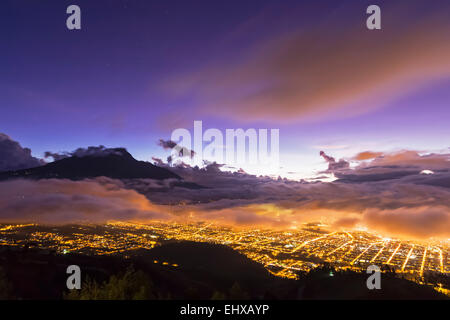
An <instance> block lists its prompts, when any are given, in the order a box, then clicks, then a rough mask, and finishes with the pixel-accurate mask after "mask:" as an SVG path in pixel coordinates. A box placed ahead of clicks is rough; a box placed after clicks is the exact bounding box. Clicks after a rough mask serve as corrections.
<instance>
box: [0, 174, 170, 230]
mask: <svg viewBox="0 0 450 320" xmlns="http://www.w3.org/2000/svg"><path fill="white" fill-rule="evenodd" d="M168 217H169V216H168V214H166V213H165V212H164V209H162V208H160V207H159V206H157V205H153V204H151V203H150V202H149V201H148V200H147V199H146V198H145V197H144V196H143V195H141V194H139V193H137V192H135V191H133V190H127V189H124V188H121V187H120V183H119V185H118V182H114V181H113V180H110V179H105V178H104V179H96V180H84V181H69V180H58V179H49V180H38V181H34V180H12V181H6V182H0V221H2V222H11V221H14V222H37V223H50V224H52V223H58V224H59V223H82V222H90V223H104V222H106V221H109V220H124V221H146V220H147V221H148V220H152V219H167V218H168Z"/></svg>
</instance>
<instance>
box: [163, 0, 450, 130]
mask: <svg viewBox="0 0 450 320" xmlns="http://www.w3.org/2000/svg"><path fill="white" fill-rule="evenodd" d="M423 4H424V2H420V1H419V2H414V3H408V13H406V11H405V9H404V5H401V6H399V5H397V4H387V5H386V6H384V7H383V8H384V10H383V24H384V25H385V26H386V28H388V31H387V32H386V31H384V30H382V31H380V32H378V31H377V32H373V31H368V30H367V28H366V26H365V23H364V15H363V13H364V12H365V9H366V7H364V4H361V3H351V4H348V5H344V6H343V7H342V8H339V10H338V9H336V10H333V11H330V12H328V13H327V12H326V11H323V7H322V6H320V7H319V6H317V7H316V6H311V5H308V7H307V8H303V7H302V6H300V7H298V8H293V9H292V11H293V12H296V13H298V14H297V15H295V14H292V15H289V16H287V17H281V16H277V17H276V18H277V19H278V21H279V20H280V19H282V20H283V21H285V23H286V25H288V24H289V25H290V26H291V29H290V31H285V30H283V32H280V33H276V32H271V33H268V35H267V37H264V38H259V39H258V40H257V41H256V43H252V45H249V46H246V47H245V49H243V50H239V51H237V53H236V54H235V55H234V59H229V57H228V56H226V57H227V58H226V59H224V60H221V59H216V60H214V63H212V64H211V65H206V66H205V67H204V68H203V69H200V70H198V71H195V72H192V73H188V74H185V75H184V76H183V75H180V74H177V77H176V79H170V80H169V81H167V83H166V88H165V89H166V90H167V92H168V93H170V95H171V96H173V95H176V96H178V97H180V98H181V97H189V98H192V97H193V98H194V99H195V103H196V105H198V106H199V108H198V110H197V111H198V112H201V113H203V114H205V113H207V114H211V115H214V116H227V117H229V118H233V119H236V120H241V121H245V120H246V119H251V120H252V121H258V120H263V121H264V120H267V119H270V120H271V121H275V120H278V121H283V122H287V121H304V120H308V119H322V118H323V117H329V118H331V117H334V118H335V117H348V116H352V115H358V114H361V113H367V112H370V111H372V110H374V109H376V108H380V107H383V106H385V105H386V103H388V102H390V101H392V100H394V99H396V98H398V97H399V96H402V95H404V94H407V93H409V92H411V91H412V90H415V89H417V88H420V87H421V86H424V85H426V84H427V83H429V82H431V81H435V80H438V79H441V78H444V77H448V76H449V75H450V60H449V59H448V56H450V37H449V34H448V33H445V32H442V30H448V29H449V27H450V22H449V20H448V17H447V16H446V15H445V14H444V12H448V10H450V8H449V4H445V5H444V4H442V3H439V5H438V4H436V5H435V6H434V5H432V6H431V7H428V4H427V10H423V9H421V8H422V5H423ZM442 6H444V7H442ZM312 10H318V11H320V16H321V17H322V18H321V19H318V20H316V21H314V22H312V21H310V20H308V19H306V20H308V23H309V24H310V25H308V26H306V27H305V25H304V24H300V25H299V24H298V23H296V22H298V19H299V16H302V14H303V15H304V14H305V13H306V12H312ZM410 12H411V15H414V17H410V16H408V15H409V13H410ZM413 12H414V13H413ZM274 14H275V13H274ZM268 16H269V17H270V18H274V17H272V16H271V13H269V12H266V14H265V15H261V17H262V18H261V20H258V21H256V22H255V21H254V25H255V29H256V28H257V27H258V24H259V23H260V24H263V23H267V21H268ZM269 20H270V19H269ZM193 111H195V110H193Z"/></svg>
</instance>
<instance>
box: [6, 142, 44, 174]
mask: <svg viewBox="0 0 450 320" xmlns="http://www.w3.org/2000/svg"><path fill="white" fill-rule="evenodd" d="M44 164H45V162H44V161H43V160H42V159H38V158H35V157H33V156H32V155H31V150H30V149H28V148H22V146H21V145H20V144H19V143H18V142H17V141H14V140H12V139H11V138H10V137H9V136H7V135H6V134H4V133H0V172H2V171H14V170H20V169H28V168H33V167H38V166H41V165H44Z"/></svg>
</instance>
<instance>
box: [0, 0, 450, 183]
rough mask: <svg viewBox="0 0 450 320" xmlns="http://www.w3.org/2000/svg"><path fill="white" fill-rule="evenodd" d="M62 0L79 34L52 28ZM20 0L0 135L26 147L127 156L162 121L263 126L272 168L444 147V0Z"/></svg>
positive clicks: (153, 148) (169, 125) (447, 129)
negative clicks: (78, 15) (276, 152)
mask: <svg viewBox="0 0 450 320" xmlns="http://www.w3.org/2000/svg"><path fill="white" fill-rule="evenodd" d="M70 4H78V5H79V6H80V7H81V10H82V30H80V31H69V30H67V29H66V27H65V19H66V17H67V15H66V14H65V10H66V8H67V6H68V5H70ZM369 4H372V1H343V2H339V3H338V2H337V1H283V2H281V3H280V2H279V1H261V0H255V1H251V0H246V1H234V0H233V1H206V0H204V1H143V0H139V1H138V0H136V1H125V0H118V1H114V2H112V1H84V0H77V1H63V0H58V1H44V0H41V1H23V0H11V1H10V0H6V1H3V2H2V10H1V11H0V37H1V39H3V46H2V50H1V52H0V57H1V59H0V70H1V77H0V106H1V109H0V110H1V117H0V132H3V133H5V134H7V135H9V136H11V138H13V139H14V140H17V141H19V142H20V143H21V144H22V145H23V146H26V147H29V148H31V149H32V151H33V154H34V155H35V156H37V157H42V156H43V153H44V152H45V151H54V152H58V151H71V150H74V149H76V148H78V147H86V146H89V145H105V146H109V147H119V146H123V147H126V148H128V150H129V151H130V152H131V153H132V154H133V155H135V156H136V157H137V158H139V159H145V160H150V159H151V156H156V157H161V158H165V157H166V156H167V155H168V154H167V152H166V151H164V150H162V149H161V148H160V147H158V146H157V144H156V142H157V141H158V139H160V138H164V139H168V138H170V133H171V131H172V130H173V129H176V128H178V127H186V128H187V129H192V126H193V120H202V121H203V125H204V127H205V128H219V129H225V128H239V127H243V128H279V129H280V147H281V150H280V151H281V154H280V161H281V165H282V166H283V169H282V171H283V173H284V174H286V172H297V174H296V175H295V176H296V177H297V176H298V177H300V176H307V175H311V174H313V173H314V171H319V170H323V169H325V168H326V167H327V164H326V163H325V162H324V161H323V159H322V158H320V157H319V156H318V153H319V151H320V150H322V149H324V150H325V151H326V152H327V153H330V154H332V155H333V156H335V157H336V158H341V157H351V156H353V155H354V154H356V153H358V152H361V151H366V150H371V151H393V150H399V149H412V150H418V151H421V152H427V151H433V152H439V151H444V150H446V151H447V152H448V148H449V147H450V145H449V142H448V137H449V135H450V126H449V125H448V119H449V118H450V111H449V110H450V109H449V101H450V92H449V90H448V88H449V87H450V59H449V57H450V41H449V40H450V36H449V33H448V30H450V28H449V27H450V20H449V19H448V13H449V12H450V3H449V2H448V1H433V2H432V3H430V2H429V1H408V2H406V1H377V4H378V5H379V6H380V7H381V10H382V30H376V31H369V30H367V29H366V26H365V20H366V17H367V15H366V14H365V10H366V8H367V6H368V5H369Z"/></svg>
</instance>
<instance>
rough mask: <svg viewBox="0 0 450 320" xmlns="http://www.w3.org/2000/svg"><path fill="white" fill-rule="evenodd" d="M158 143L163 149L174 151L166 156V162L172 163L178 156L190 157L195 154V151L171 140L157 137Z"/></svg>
mask: <svg viewBox="0 0 450 320" xmlns="http://www.w3.org/2000/svg"><path fill="white" fill-rule="evenodd" d="M158 145H159V146H161V147H162V148H163V149H164V150H173V151H175V152H174V153H172V154H171V155H170V156H169V157H167V162H168V163H169V164H171V163H173V162H174V161H175V160H176V159H178V158H183V157H189V158H191V159H192V158H193V157H194V156H195V152H194V151H193V150H190V149H188V148H185V147H182V146H180V145H179V144H177V143H176V142H174V141H172V140H164V139H159V142H158Z"/></svg>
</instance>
